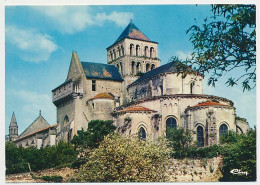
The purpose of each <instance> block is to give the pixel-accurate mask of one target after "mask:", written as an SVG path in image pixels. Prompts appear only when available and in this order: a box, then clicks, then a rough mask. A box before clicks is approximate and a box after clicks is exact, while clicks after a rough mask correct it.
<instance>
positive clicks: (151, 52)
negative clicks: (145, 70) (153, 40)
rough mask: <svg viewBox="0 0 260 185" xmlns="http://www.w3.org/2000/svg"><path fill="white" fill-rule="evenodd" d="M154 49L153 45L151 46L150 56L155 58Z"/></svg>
mask: <svg viewBox="0 0 260 185" xmlns="http://www.w3.org/2000/svg"><path fill="white" fill-rule="evenodd" d="M153 51H154V49H153V47H151V48H150V58H153Z"/></svg>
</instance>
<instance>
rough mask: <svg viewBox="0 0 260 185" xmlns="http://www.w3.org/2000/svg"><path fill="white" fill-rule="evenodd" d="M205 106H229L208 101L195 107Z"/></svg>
mask: <svg viewBox="0 0 260 185" xmlns="http://www.w3.org/2000/svg"><path fill="white" fill-rule="evenodd" d="M205 106H228V105H224V104H221V103H217V102H214V101H206V102H202V103H199V104H197V105H195V106H193V107H205Z"/></svg>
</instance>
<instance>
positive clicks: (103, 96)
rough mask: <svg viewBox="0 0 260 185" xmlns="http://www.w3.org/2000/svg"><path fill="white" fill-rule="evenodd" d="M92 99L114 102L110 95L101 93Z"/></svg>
mask: <svg viewBox="0 0 260 185" xmlns="http://www.w3.org/2000/svg"><path fill="white" fill-rule="evenodd" d="M92 99H111V100H113V99H114V97H113V96H112V95H111V94H110V93H99V94H97V95H96V96H94V97H93V98H92Z"/></svg>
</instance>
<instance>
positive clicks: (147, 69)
mask: <svg viewBox="0 0 260 185" xmlns="http://www.w3.org/2000/svg"><path fill="white" fill-rule="evenodd" d="M145 68H146V72H148V71H149V70H150V64H149V63H147V64H146V67H145Z"/></svg>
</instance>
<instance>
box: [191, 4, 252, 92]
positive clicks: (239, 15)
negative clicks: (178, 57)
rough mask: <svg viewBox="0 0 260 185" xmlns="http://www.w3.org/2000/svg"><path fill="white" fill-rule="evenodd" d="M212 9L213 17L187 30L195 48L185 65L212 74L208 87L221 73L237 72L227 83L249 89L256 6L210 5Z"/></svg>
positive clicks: (250, 87)
mask: <svg viewBox="0 0 260 185" xmlns="http://www.w3.org/2000/svg"><path fill="white" fill-rule="evenodd" d="M211 10H212V13H213V16H212V17H209V18H206V19H205V20H204V24H203V25H202V26H198V25H193V26H191V27H190V28H189V29H188V30H187V34H190V41H191V42H192V45H193V48H194V52H193V53H192V58H191V60H190V61H187V64H188V65H189V64H190V65H191V66H192V67H193V68H194V69H195V70H196V71H198V72H200V73H202V74H204V73H206V72H209V73H211V76H210V78H209V80H208V84H209V85H213V86H214V85H215V82H216V81H218V79H219V78H220V77H221V76H223V75H224V74H226V73H228V72H230V71H232V70H235V69H239V70H237V71H238V72H237V73H236V75H233V76H232V77H230V78H229V79H228V81H227V82H226V84H228V85H229V86H233V85H237V84H238V83H239V82H240V83H241V84H242V87H243V91H244V90H251V89H252V88H254V87H255V84H256V31H255V28H256V22H255V20H256V7H255V5H242V4H238V5H212V9H211ZM241 71H242V72H241Z"/></svg>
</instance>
